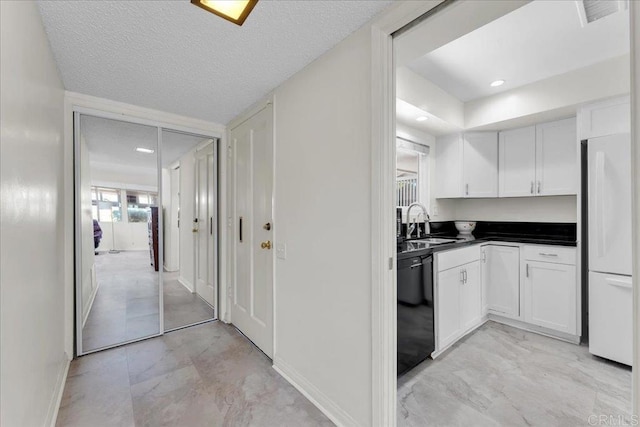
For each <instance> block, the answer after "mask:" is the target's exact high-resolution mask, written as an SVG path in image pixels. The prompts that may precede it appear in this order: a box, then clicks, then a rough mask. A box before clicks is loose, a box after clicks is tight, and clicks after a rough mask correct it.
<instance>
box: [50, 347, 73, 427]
mask: <svg viewBox="0 0 640 427" xmlns="http://www.w3.org/2000/svg"><path fill="white" fill-rule="evenodd" d="M65 356H66V354H65ZM70 365H71V360H69V359H68V358H67V360H66V361H65V363H64V364H63V365H62V366H61V369H60V372H59V373H58V379H57V381H56V388H55V390H54V392H53V395H52V396H51V403H50V404H49V411H48V412H47V414H48V415H47V422H46V424H45V425H48V426H51V427H55V426H56V421H57V419H58V411H59V410H60V403H61V402H62V396H63V394H64V386H65V384H66V383H67V374H68V373H69V366H70Z"/></svg>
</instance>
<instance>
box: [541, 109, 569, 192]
mask: <svg viewBox="0 0 640 427" xmlns="http://www.w3.org/2000/svg"><path fill="white" fill-rule="evenodd" d="M576 133H577V129H576V119H575V118H570V119H566V120H558V121H556V122H550V123H543V124H541V125H538V126H536V195H540V196H554V195H562V194H576V193H577V184H578V179H577V175H578V151H577V150H578V140H577V135H576Z"/></svg>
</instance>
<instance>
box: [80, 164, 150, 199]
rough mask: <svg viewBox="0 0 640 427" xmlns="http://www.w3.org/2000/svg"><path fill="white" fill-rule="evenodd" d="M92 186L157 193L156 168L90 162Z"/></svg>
mask: <svg viewBox="0 0 640 427" xmlns="http://www.w3.org/2000/svg"><path fill="white" fill-rule="evenodd" d="M91 179H92V183H91V184H92V185H96V186H103V187H111V188H124V189H129V190H142V191H152V192H157V191H158V171H157V170H156V168H139V167H131V166H122V165H117V164H113V163H102V162H91Z"/></svg>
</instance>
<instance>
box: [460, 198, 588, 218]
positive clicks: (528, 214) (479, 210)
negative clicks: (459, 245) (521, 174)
mask: <svg viewBox="0 0 640 427" xmlns="http://www.w3.org/2000/svg"><path fill="white" fill-rule="evenodd" d="M451 202H453V205H454V206H453V207H454V212H455V213H454V216H453V218H451V219H455V220H460V221H464V220H469V221H518V222H576V221H577V215H578V210H577V208H576V206H577V203H576V196H544V197H513V198H503V199H458V200H451Z"/></svg>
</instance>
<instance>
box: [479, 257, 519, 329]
mask: <svg viewBox="0 0 640 427" xmlns="http://www.w3.org/2000/svg"><path fill="white" fill-rule="evenodd" d="M484 251H485V255H484V257H483V265H482V267H483V269H482V273H483V274H482V280H483V284H484V289H486V297H485V299H486V308H487V310H489V311H491V312H493V313H496V314H499V315H502V316H510V317H518V316H520V248H518V247H512V246H485V247H484Z"/></svg>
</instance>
